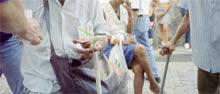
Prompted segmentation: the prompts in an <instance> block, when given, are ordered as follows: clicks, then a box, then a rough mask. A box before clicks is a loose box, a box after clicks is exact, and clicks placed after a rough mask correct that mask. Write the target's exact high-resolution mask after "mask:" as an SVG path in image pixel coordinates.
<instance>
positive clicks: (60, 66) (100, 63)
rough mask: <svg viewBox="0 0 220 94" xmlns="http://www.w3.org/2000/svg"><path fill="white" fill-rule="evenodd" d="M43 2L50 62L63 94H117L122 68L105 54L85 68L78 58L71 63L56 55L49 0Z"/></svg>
mask: <svg viewBox="0 0 220 94" xmlns="http://www.w3.org/2000/svg"><path fill="white" fill-rule="evenodd" d="M43 3H44V14H45V20H46V25H47V29H48V33H49V37H50V44H51V58H50V63H51V66H52V68H53V70H54V73H55V75H56V77H57V80H58V83H59V85H60V87H61V92H62V93H63V94H97V93H104V94H115V93H114V91H116V90H117V89H118V86H119V85H120V83H121V81H120V78H119V74H120V73H121V72H120V71H121V69H120V68H118V67H117V66H115V65H114V64H111V63H109V61H108V59H107V58H106V57H105V56H104V55H103V54H100V55H98V56H97V54H96V57H97V58H96V61H95V64H96V67H93V68H83V67H81V64H82V63H81V62H80V61H79V60H77V59H72V63H70V60H69V59H68V58H64V57H59V56H57V55H56V53H55V51H54V47H53V44H52V39H51V36H50V24H49V22H50V21H49V17H50V16H49V4H48V0H44V2H43ZM94 54H95V53H94ZM89 63H91V62H89ZM97 68H99V70H97ZM97 73H99V74H100V79H101V80H100V82H97V81H99V80H97V78H99V77H96V75H97ZM96 83H100V86H101V89H100V90H98V89H99V88H97V87H98V85H96ZM97 90H98V91H97Z"/></svg>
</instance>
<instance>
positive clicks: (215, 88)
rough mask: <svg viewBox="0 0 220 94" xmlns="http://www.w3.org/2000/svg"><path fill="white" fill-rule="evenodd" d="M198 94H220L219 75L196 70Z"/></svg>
mask: <svg viewBox="0 0 220 94" xmlns="http://www.w3.org/2000/svg"><path fill="white" fill-rule="evenodd" d="M197 79H198V84H197V85H198V91H199V94H220V73H211V72H207V71H204V70H202V69H198V78H197Z"/></svg>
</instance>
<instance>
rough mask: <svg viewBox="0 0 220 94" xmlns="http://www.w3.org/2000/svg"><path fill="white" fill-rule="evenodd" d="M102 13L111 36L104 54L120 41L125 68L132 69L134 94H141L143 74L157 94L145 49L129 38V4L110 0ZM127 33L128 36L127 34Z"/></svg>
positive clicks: (130, 24)
mask: <svg viewBox="0 0 220 94" xmlns="http://www.w3.org/2000/svg"><path fill="white" fill-rule="evenodd" d="M122 4H123V5H122ZM103 11H104V17H105V19H106V21H107V24H108V26H109V28H110V33H111V34H112V37H111V38H109V39H110V40H109V41H110V44H108V46H107V47H106V48H105V50H104V54H106V56H107V57H109V54H110V52H111V49H112V47H113V46H114V44H117V43H119V41H120V40H122V45H123V52H124V55H125V59H126V63H127V66H128V67H129V68H131V69H132V71H133V72H134V75H135V78H134V92H135V94H142V91H143V84H144V73H145V72H146V74H147V76H148V79H149V81H150V89H151V91H153V92H154V93H159V91H160V87H159V85H158V84H157V82H156V81H155V79H154V77H153V74H152V71H151V67H150V64H149V61H148V56H147V53H146V51H145V47H144V46H142V45H141V44H138V43H136V42H135V40H134V38H132V37H130V36H131V32H132V30H133V26H134V25H133V21H134V20H133V18H132V16H133V15H132V10H131V6H130V3H129V2H124V0H111V1H110V2H106V3H104V4H103ZM127 32H129V33H130V34H127ZM127 35H128V36H127Z"/></svg>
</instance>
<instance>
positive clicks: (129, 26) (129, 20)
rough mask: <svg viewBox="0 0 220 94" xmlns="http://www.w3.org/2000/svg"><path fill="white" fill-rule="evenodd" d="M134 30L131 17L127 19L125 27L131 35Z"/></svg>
mask: <svg viewBox="0 0 220 94" xmlns="http://www.w3.org/2000/svg"><path fill="white" fill-rule="evenodd" d="M133 28H134V19H133V16H132V17H129V18H128V25H127V33H128V34H132V33H133Z"/></svg>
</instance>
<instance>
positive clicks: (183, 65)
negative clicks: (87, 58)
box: [0, 47, 198, 94]
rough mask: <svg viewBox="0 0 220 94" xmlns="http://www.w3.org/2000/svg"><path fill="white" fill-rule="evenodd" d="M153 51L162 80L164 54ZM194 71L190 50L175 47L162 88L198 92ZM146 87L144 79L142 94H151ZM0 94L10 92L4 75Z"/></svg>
mask: <svg viewBox="0 0 220 94" xmlns="http://www.w3.org/2000/svg"><path fill="white" fill-rule="evenodd" d="M154 53H155V57H156V60H157V63H158V67H159V72H160V76H161V80H162V77H163V72H164V67H165V61H166V56H164V57H162V56H160V55H159V54H158V50H154ZM196 72H197V68H196V66H195V65H194V64H193V63H192V58H191V50H188V49H185V48H183V47H178V48H176V51H175V52H174V54H173V55H172V57H171V60H170V64H169V69H168V73H167V78H166V84H165V89H164V91H165V94H198V93H197V86H196V81H197V80H196V76H197V74H196ZM130 74H131V75H132V77H131V79H130V80H129V83H128V88H129V89H128V90H129V94H134V91H133V73H132V71H130ZM148 87H149V82H148V81H147V80H145V82H144V90H143V94H151V92H150V90H149V88H148ZM0 94H11V93H10V89H9V88H8V85H7V82H6V79H5V78H4V76H3V77H1V78H0Z"/></svg>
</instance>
